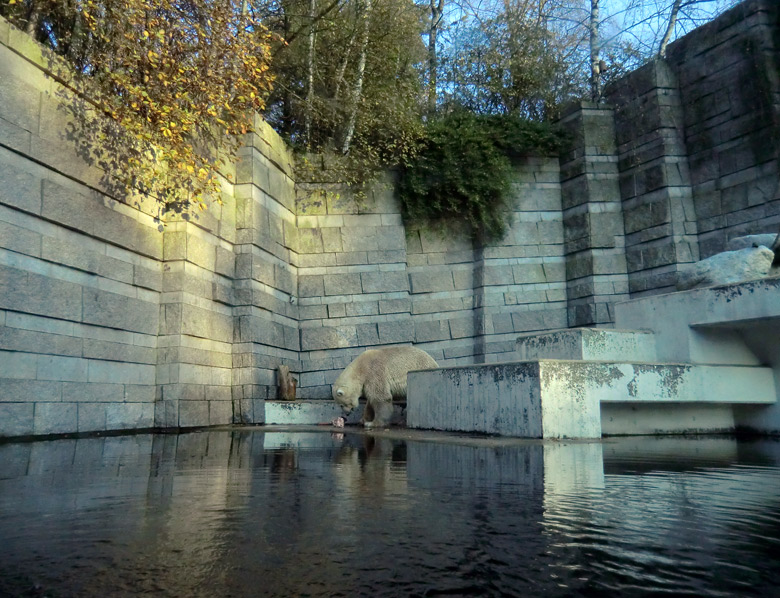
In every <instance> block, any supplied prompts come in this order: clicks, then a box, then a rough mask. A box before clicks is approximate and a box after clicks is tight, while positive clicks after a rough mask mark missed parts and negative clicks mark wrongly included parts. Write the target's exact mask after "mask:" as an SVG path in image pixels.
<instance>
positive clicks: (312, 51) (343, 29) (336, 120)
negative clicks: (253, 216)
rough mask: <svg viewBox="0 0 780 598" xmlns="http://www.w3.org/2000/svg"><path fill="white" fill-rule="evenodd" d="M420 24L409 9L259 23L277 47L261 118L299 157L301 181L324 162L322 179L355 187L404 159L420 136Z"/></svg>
mask: <svg viewBox="0 0 780 598" xmlns="http://www.w3.org/2000/svg"><path fill="white" fill-rule="evenodd" d="M270 9H272V10H270ZM422 17H423V14H422V11H421V10H420V9H419V8H418V7H416V6H415V5H414V3H413V2H412V1H411V0H342V1H340V2H337V3H333V2H332V1H331V2H329V1H328V0H316V5H314V6H313V8H312V3H311V0H285V1H284V2H281V3H279V4H275V5H273V6H269V7H268V12H267V16H266V18H265V19H264V22H266V23H267V24H268V26H269V27H270V28H271V29H272V30H273V31H274V32H276V33H278V34H279V37H280V38H282V39H284V40H285V41H284V43H281V44H279V45H278V46H276V47H275V48H274V51H273V67H272V71H273V73H274V75H275V77H276V81H277V85H276V87H275V89H274V92H273V93H272V95H271V97H270V99H269V101H268V107H267V109H266V112H265V114H266V118H267V119H268V121H269V123H271V125H272V126H274V128H276V130H278V131H280V132H281V133H282V135H283V136H284V137H285V138H286V139H287V140H289V142H290V143H291V144H292V145H293V147H295V148H297V149H299V150H301V152H300V153H299V156H300V157H301V160H299V166H301V168H299V174H301V175H302V176H306V177H308V176H309V174H307V172H305V171H306V170H307V169H306V168H305V167H306V166H307V164H308V165H311V164H312V163H313V162H314V161H315V158H314V155H322V154H329V155H330V156H331V159H330V160H327V161H326V162H327V164H328V165H329V167H332V168H331V169H332V170H333V172H331V173H329V174H328V175H327V176H329V177H331V176H336V178H338V177H339V176H341V177H342V178H344V177H346V178H348V179H351V180H356V179H359V178H360V177H363V176H366V177H368V176H370V173H371V172H372V171H375V170H376V169H377V168H379V167H380V166H381V165H382V164H389V163H390V164H391V163H397V162H398V161H399V160H400V159H401V157H402V156H403V155H404V154H405V153H406V152H408V151H411V148H412V147H413V145H414V139H415V138H416V136H417V135H418V133H419V128H420V126H421V111H422V101H421V71H422V68H423V63H424V59H425V48H424V45H423V41H422V37H421V33H422V31H423V27H424V24H423V18H422ZM334 156H343V157H344V158H343V159H341V160H336V159H335V158H334ZM307 157H308V162H307ZM320 163H322V162H320ZM322 174H323V173H319V174H318V176H320V175H322ZM337 175H338V176H337Z"/></svg>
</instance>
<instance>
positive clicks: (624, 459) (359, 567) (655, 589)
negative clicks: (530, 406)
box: [0, 430, 780, 596]
mask: <svg viewBox="0 0 780 598" xmlns="http://www.w3.org/2000/svg"><path fill="white" fill-rule="evenodd" d="M431 440H432V439H431V438H426V439H425V441H422V440H404V439H403V438H402V435H397V437H396V438H391V437H388V436H386V435H381V434H378V435H374V436H372V435H363V434H356V433H349V432H347V433H345V434H333V435H331V434H330V433H326V432H313V433H282V432H263V431H261V430H250V431H233V432H230V431H212V432H198V433H190V434H181V435H137V436H120V437H111V438H92V439H80V440H57V441H46V442H34V443H19V444H2V445H0V539H1V540H2V542H1V543H0V596H5V595H8V596H44V595H45V596H119V595H140V594H149V595H155V596H217V595H219V596H259V595H263V596H294V595H310V596H359V595H366V596H414V595H420V596H422V595H456V596H457V595H480V596H492V595H507V596H512V595H518V596H519V595H547V596H569V595H594V596H596V595H604V593H605V592H607V593H623V594H629V593H631V594H648V593H650V594H652V593H667V594H668V593H673V594H674V595H692V596H693V595H696V596H707V595H710V596H722V595H741V596H745V595H755V596H762V595H771V594H772V593H773V592H774V589H775V587H776V585H777V584H778V583H779V582H780V574H779V573H778V571H779V570H780V569H778V565H780V559H778V557H777V556H776V555H778V554H780V540H778V538H780V443H778V442H774V441H768V440H765V441H760V442H737V441H736V440H733V439H729V438H716V439H712V438H708V439H668V438H667V439H658V438H626V439H617V440H607V441H605V442H603V443H598V442H593V443H577V442H571V443H565V442H560V443H544V444H543V443H536V442H522V441H517V442H516V441H507V440H499V439H476V438H466V437H445V438H443V439H441V438H440V439H439V440H437V441H435V442H433V441H431Z"/></svg>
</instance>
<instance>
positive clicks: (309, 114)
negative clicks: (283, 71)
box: [305, 0, 316, 149]
mask: <svg viewBox="0 0 780 598" xmlns="http://www.w3.org/2000/svg"><path fill="white" fill-rule="evenodd" d="M315 1H316V0H309V19H310V21H311V23H310V25H309V40H308V41H309V47H308V52H307V54H306V79H307V81H306V125H305V127H306V147H307V148H308V149H311V121H312V118H313V116H314V114H313V113H314V17H315V14H314V8H315Z"/></svg>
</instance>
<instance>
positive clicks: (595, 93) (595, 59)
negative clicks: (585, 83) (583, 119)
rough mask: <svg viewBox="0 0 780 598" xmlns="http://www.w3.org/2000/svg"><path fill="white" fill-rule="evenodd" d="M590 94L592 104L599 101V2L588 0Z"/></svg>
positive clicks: (597, 0)
mask: <svg viewBox="0 0 780 598" xmlns="http://www.w3.org/2000/svg"><path fill="white" fill-rule="evenodd" d="M588 29H589V31H590V93H591V97H592V98H593V101H594V102H598V101H599V100H601V69H600V68H599V43H600V40H599V0H590V24H589V27H588Z"/></svg>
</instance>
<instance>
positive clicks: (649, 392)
mask: <svg viewBox="0 0 780 598" xmlns="http://www.w3.org/2000/svg"><path fill="white" fill-rule="evenodd" d="M776 402H777V394H776V390H775V382H774V375H773V372H772V369H771V368H767V367H751V366H720V365H718V366H708V365H688V364H663V363H626V362H586V361H569V360H560V359H558V360H555V359H551V360H536V361H528V362H516V363H500V364H490V365H475V366H463V367H456V368H440V369H436V370H426V371H419V372H410V373H409V379H408V390H407V426H408V427H410V428H421V429H434V430H449V431H462V432H482V433H487V434H499V435H504V436H517V437H525V438H600V437H601V436H602V432H603V429H604V426H603V425H602V423H603V421H604V419H605V418H606V423H607V424H608V425H607V426H606V429H607V433H609V434H641V433H683V432H725V431H733V430H734V428H735V419H734V413H733V407H734V406H735V405H738V406H742V405H753V406H756V405H773V404H775V403H776ZM613 405H616V406H617V407H613ZM680 406H682V407H683V408H682V409H680ZM681 415H682V416H683V417H680V416H681ZM646 421H647V422H650V423H648V424H647V425H645V422H646ZM645 430H650V431H645Z"/></svg>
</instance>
